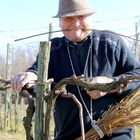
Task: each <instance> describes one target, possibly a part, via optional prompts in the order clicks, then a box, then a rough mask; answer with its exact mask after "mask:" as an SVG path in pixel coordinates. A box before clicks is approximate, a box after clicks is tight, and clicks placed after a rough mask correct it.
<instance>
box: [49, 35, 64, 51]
mask: <svg viewBox="0 0 140 140" xmlns="http://www.w3.org/2000/svg"><path fill="white" fill-rule="evenodd" d="M62 44H64V37H55V38H53V39H51V50H55V49H60V48H61V47H62Z"/></svg>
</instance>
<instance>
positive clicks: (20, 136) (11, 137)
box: [0, 105, 140, 140]
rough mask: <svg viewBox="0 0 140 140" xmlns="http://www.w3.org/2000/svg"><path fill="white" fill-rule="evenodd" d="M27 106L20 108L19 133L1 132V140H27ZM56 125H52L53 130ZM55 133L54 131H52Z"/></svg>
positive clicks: (138, 135) (139, 130) (139, 137)
mask: <svg viewBox="0 0 140 140" xmlns="http://www.w3.org/2000/svg"><path fill="white" fill-rule="evenodd" d="M26 107H27V106H26V105H24V106H18V109H19V110H18V114H19V118H18V124H17V131H15V132H14V131H11V130H8V129H6V130H0V140H26V137H25V131H24V127H23V121H22V120H23V117H24V116H25V113H26ZM53 127H54V125H53V123H52V129H53ZM52 132H53V130H52ZM135 140H140V127H136V129H135Z"/></svg>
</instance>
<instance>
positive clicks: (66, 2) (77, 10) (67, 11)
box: [54, 0, 94, 18]
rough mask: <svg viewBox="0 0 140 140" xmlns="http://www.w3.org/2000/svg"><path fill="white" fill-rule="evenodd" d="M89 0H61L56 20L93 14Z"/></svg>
mask: <svg viewBox="0 0 140 140" xmlns="http://www.w3.org/2000/svg"><path fill="white" fill-rule="evenodd" d="M93 13H94V12H93V10H92V9H91V8H90V6H89V3H88V0H59V9H58V13H57V15H56V16H54V18H60V17H66V16H78V15H86V14H93Z"/></svg>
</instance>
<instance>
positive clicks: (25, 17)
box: [0, 0, 140, 53]
mask: <svg viewBox="0 0 140 140" xmlns="http://www.w3.org/2000/svg"><path fill="white" fill-rule="evenodd" d="M89 1H90V4H91V7H92V8H93V9H94V11H95V14H94V15H93V17H92V18H93V25H94V27H93V28H96V29H99V30H102V29H106V30H112V31H115V32H117V33H121V34H124V35H127V36H131V37H133V35H135V24H136V23H137V24H138V25H139V22H140V0H89ZM57 9H58V0H1V1H0V38H1V39H0V50H1V51H0V53H3V51H4V49H5V48H6V44H8V43H10V44H12V45H14V46H17V45H19V44H28V46H31V44H32V43H34V42H38V41H41V40H46V39H47V35H43V36H39V37H35V38H30V39H27V40H22V41H19V42H15V41H14V40H15V39H18V38H22V37H26V36H30V35H34V34H38V33H43V32H47V31H48V30H49V24H50V23H52V25H53V30H58V29H59V23H58V19H54V18H52V16H55V15H56V14H57ZM138 30H139V31H140V27H139V28H138ZM61 35H62V34H53V37H55V36H61Z"/></svg>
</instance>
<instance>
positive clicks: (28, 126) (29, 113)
mask: <svg viewBox="0 0 140 140" xmlns="http://www.w3.org/2000/svg"><path fill="white" fill-rule="evenodd" d="M34 112H35V106H34V100H33V99H29V105H28V107H27V109H26V116H25V117H24V118H23V125H24V128H25V131H26V140H34V139H33V133H32V118H33V115H34Z"/></svg>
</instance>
